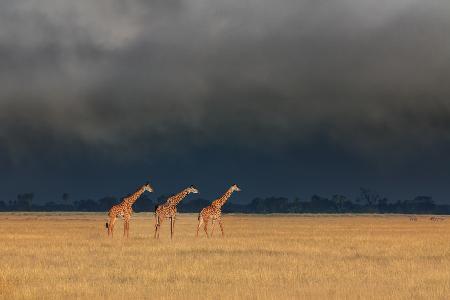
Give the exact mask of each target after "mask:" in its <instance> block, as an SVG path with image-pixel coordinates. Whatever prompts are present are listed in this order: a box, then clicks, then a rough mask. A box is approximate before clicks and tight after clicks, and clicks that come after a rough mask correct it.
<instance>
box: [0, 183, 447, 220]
mask: <svg viewBox="0 0 450 300" xmlns="http://www.w3.org/2000/svg"><path fill="white" fill-rule="evenodd" d="M167 197H168V196H166V195H162V196H159V197H158V198H156V200H153V199H152V198H151V197H149V196H148V195H143V196H141V197H140V198H139V199H138V201H136V203H135V204H134V206H133V210H134V211H135V212H150V211H154V208H155V206H156V205H158V204H160V203H163V202H165V201H166V199H167ZM33 198H34V193H23V194H19V195H17V199H15V200H9V201H6V202H5V201H0V211H86V212H87V211H90V212H102V211H103V212H106V211H108V210H109V209H110V208H111V206H113V205H114V204H117V203H119V202H120V200H121V199H120V198H117V197H113V196H107V197H103V198H100V199H97V200H94V199H84V200H76V201H73V202H69V201H68V200H69V198H70V196H69V194H67V193H64V194H63V195H62V197H61V198H62V201H59V202H53V201H51V202H47V203H45V204H37V203H33ZM210 203H211V200H206V199H202V198H198V199H194V200H190V201H189V200H188V201H182V202H181V203H180V204H179V206H178V211H179V212H186V213H187V212H189V213H192V212H199V211H200V210H201V209H202V208H204V207H205V206H208V205H209V204H210ZM223 212H224V213H258V214H268V213H381V214H383V213H400V214H450V205H447V204H441V205H438V204H436V203H435V202H434V201H433V199H432V197H429V196H417V197H415V198H413V199H409V200H396V201H389V200H388V199H387V198H385V197H382V196H380V195H379V194H378V193H377V192H375V191H373V190H370V189H365V188H361V189H360V194H359V196H358V197H357V198H356V199H354V200H352V199H350V198H348V197H346V196H344V195H333V196H331V197H329V198H327V197H321V196H318V195H313V196H312V197H311V198H310V199H309V200H301V199H299V198H294V199H288V198H285V197H267V198H255V199H253V200H252V201H250V202H249V203H247V204H237V203H233V202H227V203H226V204H225V205H224V207H223Z"/></svg>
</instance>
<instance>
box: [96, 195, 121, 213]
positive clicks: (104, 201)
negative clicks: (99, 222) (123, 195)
mask: <svg viewBox="0 0 450 300" xmlns="http://www.w3.org/2000/svg"><path fill="white" fill-rule="evenodd" d="M117 203H119V201H118V200H117V198H116V197H112V196H107V197H103V198H100V199H98V209H99V210H100V211H108V210H109V209H110V208H111V207H112V206H113V205H115V204H117Z"/></svg>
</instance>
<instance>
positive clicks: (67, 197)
mask: <svg viewBox="0 0 450 300" xmlns="http://www.w3.org/2000/svg"><path fill="white" fill-rule="evenodd" d="M61 198H62V200H63V202H64V203H67V202H68V201H69V198H70V195H69V194H68V193H63V194H62V196H61Z"/></svg>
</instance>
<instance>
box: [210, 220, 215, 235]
mask: <svg viewBox="0 0 450 300" xmlns="http://www.w3.org/2000/svg"><path fill="white" fill-rule="evenodd" d="M211 222H212V229H211V237H212V236H213V234H214V226H215V225H216V220H215V219H212V220H211Z"/></svg>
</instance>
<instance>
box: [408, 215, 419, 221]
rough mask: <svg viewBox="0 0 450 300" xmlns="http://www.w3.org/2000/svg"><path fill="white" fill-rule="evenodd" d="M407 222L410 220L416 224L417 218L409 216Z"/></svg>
mask: <svg viewBox="0 0 450 300" xmlns="http://www.w3.org/2000/svg"><path fill="white" fill-rule="evenodd" d="M409 220H410V221H414V222H417V217H415V216H411V217H409Z"/></svg>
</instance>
